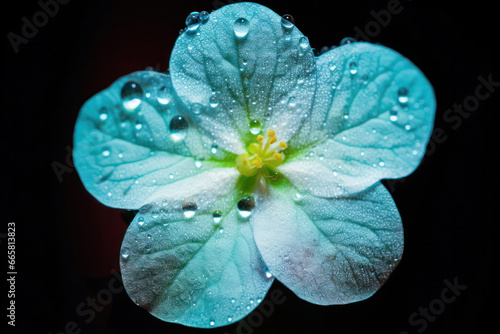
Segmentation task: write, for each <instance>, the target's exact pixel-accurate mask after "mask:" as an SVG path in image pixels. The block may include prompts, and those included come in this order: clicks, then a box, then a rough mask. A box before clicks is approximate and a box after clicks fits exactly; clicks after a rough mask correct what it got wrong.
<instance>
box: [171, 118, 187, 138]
mask: <svg viewBox="0 0 500 334" xmlns="http://www.w3.org/2000/svg"><path fill="white" fill-rule="evenodd" d="M188 128H189V124H188V122H187V121H186V120H185V119H184V117H182V116H180V115H178V116H175V117H173V118H172V120H171V121H170V125H169V129H170V132H171V133H170V138H171V139H172V140H173V141H175V142H178V141H180V140H183V139H184V138H185V137H186V130H187V129H188Z"/></svg>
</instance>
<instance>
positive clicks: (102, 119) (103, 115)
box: [99, 108, 108, 122]
mask: <svg viewBox="0 0 500 334" xmlns="http://www.w3.org/2000/svg"><path fill="white" fill-rule="evenodd" d="M99 119H100V120H101V121H103V122H104V121H105V120H107V119H108V114H107V112H106V108H102V109H101V114H100V115H99Z"/></svg>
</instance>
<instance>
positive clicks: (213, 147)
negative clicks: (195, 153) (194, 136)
mask: <svg viewBox="0 0 500 334" xmlns="http://www.w3.org/2000/svg"><path fill="white" fill-rule="evenodd" d="M218 149H219V146H217V144H213V145H212V148H211V149H210V152H212V154H216V153H217V150H218Z"/></svg>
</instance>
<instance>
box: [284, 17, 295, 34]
mask: <svg viewBox="0 0 500 334" xmlns="http://www.w3.org/2000/svg"><path fill="white" fill-rule="evenodd" d="M294 25H295V20H294V18H293V16H292V15H290V14H285V15H283V16H282V17H281V26H282V27H283V29H285V30H287V31H289V30H292V29H293V27H294Z"/></svg>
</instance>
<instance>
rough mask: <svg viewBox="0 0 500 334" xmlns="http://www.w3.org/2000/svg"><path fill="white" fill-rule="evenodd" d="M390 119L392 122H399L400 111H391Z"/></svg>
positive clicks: (394, 109)
mask: <svg viewBox="0 0 500 334" xmlns="http://www.w3.org/2000/svg"><path fill="white" fill-rule="evenodd" d="M389 119H390V120H391V121H392V122H396V121H397V120H398V111H397V109H396V108H392V109H391V111H390V112H389Z"/></svg>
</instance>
